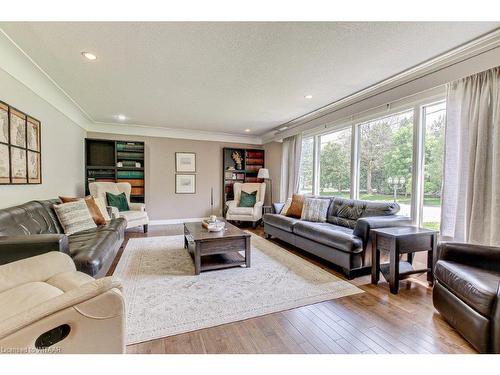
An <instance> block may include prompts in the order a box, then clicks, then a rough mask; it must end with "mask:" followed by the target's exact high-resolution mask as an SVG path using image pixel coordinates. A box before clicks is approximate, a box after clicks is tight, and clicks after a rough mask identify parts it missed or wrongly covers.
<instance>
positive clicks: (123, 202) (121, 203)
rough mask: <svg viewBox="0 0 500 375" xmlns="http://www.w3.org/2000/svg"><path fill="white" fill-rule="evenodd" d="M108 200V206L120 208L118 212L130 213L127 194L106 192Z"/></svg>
mask: <svg viewBox="0 0 500 375" xmlns="http://www.w3.org/2000/svg"><path fill="white" fill-rule="evenodd" d="M106 198H107V199H108V205H110V206H111V207H116V208H118V211H129V210H130V208H129V207H128V202H127V196H126V195H125V193H120V194H117V195H115V194H111V193H108V192H106Z"/></svg>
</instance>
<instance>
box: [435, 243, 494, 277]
mask: <svg viewBox="0 0 500 375" xmlns="http://www.w3.org/2000/svg"><path fill="white" fill-rule="evenodd" d="M440 259H443V260H450V261H453V262H457V263H462V264H467V265H471V266H474V267H478V268H483V269H489V270H492V271H497V272H500V247H494V246H483V245H474V244H469V243H460V242H441V243H440V244H439V246H438V251H437V255H436V261H439V260H440Z"/></svg>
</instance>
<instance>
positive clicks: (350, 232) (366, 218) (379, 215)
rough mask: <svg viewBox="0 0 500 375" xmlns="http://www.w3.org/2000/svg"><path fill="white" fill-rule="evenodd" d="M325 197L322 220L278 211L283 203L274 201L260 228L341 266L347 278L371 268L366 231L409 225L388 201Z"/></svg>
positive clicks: (368, 238) (268, 234) (397, 208)
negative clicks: (325, 214)
mask: <svg viewBox="0 0 500 375" xmlns="http://www.w3.org/2000/svg"><path fill="white" fill-rule="evenodd" d="M313 198H319V199H328V200H330V205H329V208H328V213H327V218H326V222H325V223H314V222H309V221H304V220H300V219H295V218H291V217H287V216H284V215H281V214H279V212H281V210H282V208H283V205H284V204H283V203H275V204H274V205H273V206H274V211H275V212H276V213H275V214H265V215H264V218H263V221H264V231H265V233H266V236H267V237H271V236H272V237H276V238H279V239H280V240H282V241H285V242H287V243H289V244H291V245H293V246H295V247H298V248H299V249H301V250H304V251H307V252H308V253H311V254H314V255H316V256H318V257H320V258H323V259H325V260H327V261H329V262H331V263H333V264H335V265H337V266H340V267H341V268H342V272H343V273H344V274H345V275H346V277H347V278H348V279H352V278H354V277H357V276H359V275H362V274H367V273H369V272H370V270H371V235H370V230H371V229H375V228H383V227H395V226H401V225H411V219H410V218H409V217H406V216H400V215H396V214H397V213H398V212H399V205H398V204H397V203H392V202H371V201H363V200H353V199H344V198H339V197H325V196H314V197H313Z"/></svg>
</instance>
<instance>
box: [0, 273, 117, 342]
mask: <svg viewBox="0 0 500 375" xmlns="http://www.w3.org/2000/svg"><path fill="white" fill-rule="evenodd" d="M112 290H115V291H116V293H121V283H120V282H119V281H118V280H117V279H114V278H111V277H105V278H102V279H97V280H94V281H91V282H88V283H86V284H83V285H81V286H80V287H78V288H74V289H71V290H69V291H67V292H66V293H64V294H61V295H59V296H57V297H54V298H52V299H49V300H48V301H45V302H43V303H41V304H39V305H37V306H35V307H33V308H32V309H29V310H26V311H24V312H21V313H19V314H16V315H14V316H12V317H11V318H9V319H6V320H4V321H2V322H0V339H1V338H4V337H6V336H8V335H10V334H12V333H14V332H16V331H19V330H20V329H22V328H24V327H27V326H28V325H30V324H33V323H34V322H37V321H39V320H41V319H43V318H45V317H47V316H50V315H52V314H55V313H57V312H58V311H61V310H64V309H67V308H68V307H71V306H76V305H78V304H81V303H83V302H85V301H89V300H91V299H92V298H94V297H97V296H99V295H101V294H103V293H106V292H108V291H112ZM123 313H124V311H123V309H122V311H119V312H116V315H119V314H123ZM87 317H89V316H87ZM90 318H91V317H90Z"/></svg>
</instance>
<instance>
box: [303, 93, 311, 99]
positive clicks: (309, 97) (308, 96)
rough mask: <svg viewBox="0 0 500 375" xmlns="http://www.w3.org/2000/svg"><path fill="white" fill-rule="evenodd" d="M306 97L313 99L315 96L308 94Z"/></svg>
mask: <svg viewBox="0 0 500 375" xmlns="http://www.w3.org/2000/svg"><path fill="white" fill-rule="evenodd" d="M304 98H306V99H312V98H313V96H312V95H311V94H308V95H306V96H304Z"/></svg>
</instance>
